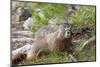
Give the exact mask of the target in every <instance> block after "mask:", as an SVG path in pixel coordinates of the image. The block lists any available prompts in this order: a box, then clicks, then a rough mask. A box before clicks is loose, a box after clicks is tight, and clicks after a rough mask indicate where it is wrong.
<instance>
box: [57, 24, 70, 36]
mask: <svg viewBox="0 0 100 67" xmlns="http://www.w3.org/2000/svg"><path fill="white" fill-rule="evenodd" d="M57 37H58V38H70V37H71V24H69V23H63V24H61V26H60V27H59V30H58V36H57Z"/></svg>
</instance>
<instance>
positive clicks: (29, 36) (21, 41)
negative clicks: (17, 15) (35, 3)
mask: <svg viewBox="0 0 100 67" xmlns="http://www.w3.org/2000/svg"><path fill="white" fill-rule="evenodd" d="M22 25H23V22H17V21H13V20H12V24H11V37H12V41H11V45H12V50H14V49H17V48H20V47H22V46H24V45H26V44H27V43H29V44H32V43H33V42H34V39H33V33H32V32H31V31H29V30H24V29H23V26H22Z"/></svg>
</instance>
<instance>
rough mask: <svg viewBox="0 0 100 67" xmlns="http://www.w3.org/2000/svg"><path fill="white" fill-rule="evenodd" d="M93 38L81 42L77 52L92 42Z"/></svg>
mask: <svg viewBox="0 0 100 67" xmlns="http://www.w3.org/2000/svg"><path fill="white" fill-rule="evenodd" d="M94 41H95V36H93V37H91V38H90V39H88V40H86V41H85V42H82V43H81V44H80V46H79V48H78V52H80V51H81V50H82V49H83V48H84V47H85V46H86V45H87V44H89V43H91V42H94Z"/></svg>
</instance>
